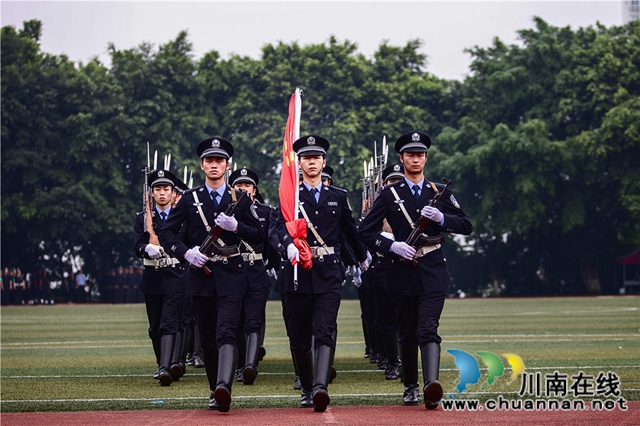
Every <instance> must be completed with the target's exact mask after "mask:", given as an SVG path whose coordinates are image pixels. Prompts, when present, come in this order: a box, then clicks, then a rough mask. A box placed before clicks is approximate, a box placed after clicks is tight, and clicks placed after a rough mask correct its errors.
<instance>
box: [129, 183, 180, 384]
mask: <svg viewBox="0 0 640 426" xmlns="http://www.w3.org/2000/svg"><path fill="white" fill-rule="evenodd" d="M148 181H149V182H150V184H149V185H150V186H151V188H153V187H155V186H159V185H169V186H171V187H174V186H175V184H176V177H175V175H173V173H171V172H170V171H168V170H156V171H154V172H152V173H151V174H150V175H149V176H148ZM167 210H168V212H165V213H168V216H167V217H169V216H171V213H172V212H171V208H170V207H169V208H168V209H167ZM152 221H153V227H154V228H155V231H156V234H158V230H159V229H160V228H162V225H163V223H164V222H165V220H163V219H162V217H161V212H160V211H159V210H157V209H156V208H153V209H152ZM133 232H134V242H135V250H136V255H137V256H138V257H139V258H142V259H144V272H143V274H142V282H141V283H140V290H141V291H142V293H143V294H144V300H145V306H146V310H147V318H148V319H149V337H150V338H151V342H152V344H153V349H154V352H155V355H156V361H157V363H158V371H157V372H156V375H154V377H155V378H157V379H159V381H160V384H161V385H163V386H168V385H170V384H171V383H172V382H173V380H174V379H175V378H178V377H177V374H175V373H174V374H173V375H172V374H171V372H170V367H171V361H172V358H173V352H174V346H175V340H176V334H177V332H178V326H179V321H180V313H181V308H182V301H183V300H184V292H185V289H184V274H185V269H186V268H185V263H186V262H185V261H184V259H183V258H180V259H179V258H176V257H175V256H166V255H165V256H161V257H157V258H155V259H152V258H151V256H150V255H149V254H148V253H147V250H146V248H147V246H148V244H149V239H150V235H149V233H148V232H147V229H146V224H145V215H144V214H142V213H138V215H137V216H136V221H135V225H134V228H133ZM168 252H169V251H168V250H165V253H168ZM154 257H155V256H154Z"/></svg>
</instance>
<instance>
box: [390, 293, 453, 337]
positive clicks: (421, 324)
mask: <svg viewBox="0 0 640 426" xmlns="http://www.w3.org/2000/svg"><path fill="white" fill-rule="evenodd" d="M391 297H392V299H393V302H394V304H395V305H396V316H397V318H398V343H399V344H400V346H401V347H409V348H415V347H417V346H423V345H425V344H427V343H430V342H436V343H440V342H442V339H441V338H440V336H439V335H438V326H439V325H440V315H441V314H442V309H443V308H444V299H445V297H446V291H434V292H429V293H424V292H423V293H422V294H420V295H419V296H416V295H410V296H398V295H392V296H391Z"/></svg>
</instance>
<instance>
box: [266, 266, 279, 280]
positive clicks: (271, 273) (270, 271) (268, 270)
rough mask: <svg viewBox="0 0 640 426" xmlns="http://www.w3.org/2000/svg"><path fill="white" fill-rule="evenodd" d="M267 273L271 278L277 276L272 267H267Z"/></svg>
mask: <svg viewBox="0 0 640 426" xmlns="http://www.w3.org/2000/svg"><path fill="white" fill-rule="evenodd" d="M267 275H268V276H270V277H273V278H278V275H277V274H276V270H275V269H274V268H271V269H267Z"/></svg>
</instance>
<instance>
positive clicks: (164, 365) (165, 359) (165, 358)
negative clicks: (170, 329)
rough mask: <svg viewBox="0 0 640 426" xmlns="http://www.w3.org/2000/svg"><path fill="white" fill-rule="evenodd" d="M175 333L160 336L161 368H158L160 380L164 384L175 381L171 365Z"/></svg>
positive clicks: (168, 384) (167, 384)
mask: <svg viewBox="0 0 640 426" xmlns="http://www.w3.org/2000/svg"><path fill="white" fill-rule="evenodd" d="M174 338H175V335H174V334H165V335H164V336H162V337H161V338H160V370H158V380H159V381H160V385H162V386H170V385H171V382H173V378H172V377H171V373H170V372H169V365H170V364H171V356H172V355H173V341H174Z"/></svg>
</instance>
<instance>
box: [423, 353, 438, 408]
mask: <svg viewBox="0 0 640 426" xmlns="http://www.w3.org/2000/svg"><path fill="white" fill-rule="evenodd" d="M420 349H421V352H422V376H423V378H424V406H425V408H426V409H427V410H435V409H436V408H438V402H439V401H440V400H441V399H442V385H441V384H440V382H438V373H439V370H440V344H439V343H436V342H429V343H427V344H426V345H424V346H422V347H421V348H420Z"/></svg>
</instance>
